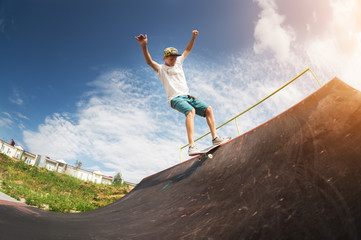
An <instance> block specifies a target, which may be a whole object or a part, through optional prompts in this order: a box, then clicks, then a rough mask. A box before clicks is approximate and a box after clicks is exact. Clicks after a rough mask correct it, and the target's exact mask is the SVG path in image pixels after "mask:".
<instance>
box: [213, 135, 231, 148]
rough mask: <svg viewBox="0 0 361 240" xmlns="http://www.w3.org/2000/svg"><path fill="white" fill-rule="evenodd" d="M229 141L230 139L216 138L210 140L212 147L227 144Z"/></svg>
mask: <svg viewBox="0 0 361 240" xmlns="http://www.w3.org/2000/svg"><path fill="white" fill-rule="evenodd" d="M229 140H231V138H230V137H228V138H221V137H218V136H217V137H216V138H215V139H213V140H212V143H213V146H214V145H220V144H222V143H225V142H228V141H229Z"/></svg>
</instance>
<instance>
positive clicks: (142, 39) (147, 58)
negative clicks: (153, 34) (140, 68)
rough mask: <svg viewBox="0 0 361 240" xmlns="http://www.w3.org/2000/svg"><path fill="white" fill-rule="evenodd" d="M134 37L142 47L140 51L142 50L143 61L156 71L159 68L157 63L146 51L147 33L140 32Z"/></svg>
mask: <svg viewBox="0 0 361 240" xmlns="http://www.w3.org/2000/svg"><path fill="white" fill-rule="evenodd" d="M135 39H137V40H138V43H139V45H140V46H141V47H142V52H143V56H144V59H145V61H146V62H147V64H148V65H149V66H150V67H151V68H153V69H154V71H156V72H158V70H159V65H158V63H156V62H154V61H153V60H152V57H151V56H150V54H149V51H148V47H147V42H148V38H147V34H146V35H145V36H144V35H143V34H140V35H139V36H138V37H135Z"/></svg>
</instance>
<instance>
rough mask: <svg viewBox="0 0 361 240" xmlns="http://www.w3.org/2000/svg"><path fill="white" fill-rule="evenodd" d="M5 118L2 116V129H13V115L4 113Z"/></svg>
mask: <svg viewBox="0 0 361 240" xmlns="http://www.w3.org/2000/svg"><path fill="white" fill-rule="evenodd" d="M2 114H3V115H5V117H4V116H0V127H5V128H11V127H12V125H13V123H14V122H13V120H11V119H12V117H11V115H10V114H9V113H8V112H2Z"/></svg>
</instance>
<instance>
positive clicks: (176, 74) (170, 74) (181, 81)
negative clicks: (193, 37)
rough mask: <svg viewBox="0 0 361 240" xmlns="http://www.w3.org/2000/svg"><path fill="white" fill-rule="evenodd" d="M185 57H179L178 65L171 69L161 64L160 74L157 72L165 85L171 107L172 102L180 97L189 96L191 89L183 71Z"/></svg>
mask: <svg viewBox="0 0 361 240" xmlns="http://www.w3.org/2000/svg"><path fill="white" fill-rule="evenodd" d="M183 61H184V57H183V55H182V56H179V57H177V61H176V64H175V65H174V66H173V67H169V66H167V65H165V64H160V65H159V69H158V72H155V73H156V74H157V76H158V77H159V79H160V81H161V82H162V83H163V86H164V89H165V92H166V93H167V101H168V104H169V106H170V101H171V100H172V99H173V98H175V97H178V96H182V95H189V88H188V85H187V82H186V78H185V76H184V71H183Z"/></svg>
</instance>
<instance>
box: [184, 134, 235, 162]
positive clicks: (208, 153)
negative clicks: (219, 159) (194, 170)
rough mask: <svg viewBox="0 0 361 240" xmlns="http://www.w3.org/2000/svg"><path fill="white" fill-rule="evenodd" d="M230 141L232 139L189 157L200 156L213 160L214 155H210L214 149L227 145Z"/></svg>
mask: <svg viewBox="0 0 361 240" xmlns="http://www.w3.org/2000/svg"><path fill="white" fill-rule="evenodd" d="M229 140H231V138H230V137H229V138H226V141H223V142H222V143H220V144H217V145H213V146H210V147H207V148H205V149H203V150H200V151H199V152H197V153H194V154H192V155H189V156H198V155H199V156H200V157H201V158H202V157H204V156H207V157H208V158H213V154H212V153H210V152H211V151H212V150H213V149H216V148H218V147H220V146H221V145H223V144H225V143H226V142H228V141H229Z"/></svg>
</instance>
